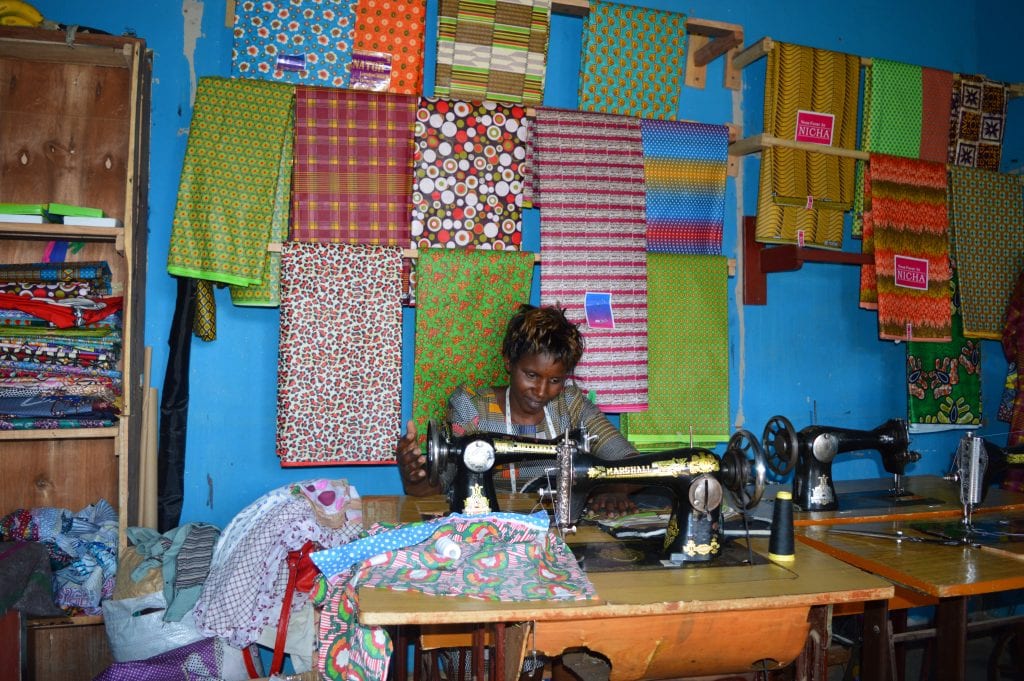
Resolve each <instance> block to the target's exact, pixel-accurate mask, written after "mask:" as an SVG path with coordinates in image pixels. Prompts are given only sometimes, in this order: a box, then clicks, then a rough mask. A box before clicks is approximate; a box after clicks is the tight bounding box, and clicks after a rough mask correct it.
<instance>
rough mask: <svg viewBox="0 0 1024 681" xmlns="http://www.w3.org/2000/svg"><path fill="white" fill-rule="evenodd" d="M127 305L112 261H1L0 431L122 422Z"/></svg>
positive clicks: (96, 425)
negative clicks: (114, 282)
mask: <svg viewBox="0 0 1024 681" xmlns="http://www.w3.org/2000/svg"><path fill="white" fill-rule="evenodd" d="M122 302H123V299H122V298H121V297H116V296H111V273H110V268H109V267H108V265H107V263H105V262H81V263H72V262H59V263H32V264H15V265H4V266H0V429H2V430H20V429H36V428H96V427H104V426H110V425H113V424H114V423H115V419H116V418H117V415H118V414H119V413H120V411H121V404H122V380H121V375H122V374H121V371H120V370H119V365H120V353H121V346H122V335H121V314H120V310H121V305H122Z"/></svg>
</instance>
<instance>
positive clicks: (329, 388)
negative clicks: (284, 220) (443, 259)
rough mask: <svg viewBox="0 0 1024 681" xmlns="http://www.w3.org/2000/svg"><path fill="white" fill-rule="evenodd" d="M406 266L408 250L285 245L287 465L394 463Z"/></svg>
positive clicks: (283, 453)
mask: <svg viewBox="0 0 1024 681" xmlns="http://www.w3.org/2000/svg"><path fill="white" fill-rule="evenodd" d="M401 271H402V249H401V248H398V247H385V246H369V245H363V244H328V243H298V242H286V243H285V244H284V245H283V247H282V252H281V324H280V329H281V330H280V349H279V354H278V394H277V453H278V456H280V457H281V465H282V466H317V465H334V464H346V463H375V464H376V463H381V464H383V463H394V460H395V459H394V446H395V441H396V438H397V437H398V434H399V432H400V428H401V423H400V422H401V396H402V386H401V382H402V307H401V292H402V291H401Z"/></svg>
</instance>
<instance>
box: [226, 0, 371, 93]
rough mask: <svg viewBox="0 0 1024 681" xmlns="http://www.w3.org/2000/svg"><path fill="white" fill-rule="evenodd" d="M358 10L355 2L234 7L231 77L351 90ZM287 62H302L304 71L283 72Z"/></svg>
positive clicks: (250, 0) (249, 0) (246, 2)
mask: <svg viewBox="0 0 1024 681" xmlns="http://www.w3.org/2000/svg"><path fill="white" fill-rule="evenodd" d="M354 7H355V2H353V0H303V2H302V3H301V6H299V3H297V2H294V0H293V1H292V2H287V1H283V0H278V1H276V2H272V1H267V0H262V1H260V2H256V1H255V0H243V1H241V2H238V3H236V4H235V26H234V30H233V32H232V36H233V39H234V44H233V46H232V49H231V75H232V76H240V77H244V78H261V79H264V80H278V81H282V82H286V83H305V84H307V85H320V86H330V87H348V82H349V78H348V67H349V62H350V61H351V59H352V32H353V29H354V28H355V12H354ZM287 57H293V58H299V60H300V61H299V63H300V64H302V65H303V67H304V68H301V69H300V70H297V71H293V70H285V69H282V68H280V63H281V62H284V61H286V58H287Z"/></svg>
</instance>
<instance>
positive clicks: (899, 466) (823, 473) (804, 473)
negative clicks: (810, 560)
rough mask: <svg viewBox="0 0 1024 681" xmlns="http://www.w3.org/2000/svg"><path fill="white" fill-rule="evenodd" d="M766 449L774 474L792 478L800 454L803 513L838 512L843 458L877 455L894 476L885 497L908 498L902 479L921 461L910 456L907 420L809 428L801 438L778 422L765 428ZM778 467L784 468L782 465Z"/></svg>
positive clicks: (797, 488) (796, 493)
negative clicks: (836, 467) (837, 471)
mask: <svg viewBox="0 0 1024 681" xmlns="http://www.w3.org/2000/svg"><path fill="white" fill-rule="evenodd" d="M762 446H763V448H764V452H765V457H766V460H767V462H768V466H769V468H770V469H771V470H772V471H774V472H776V473H778V472H779V471H785V472H786V473H788V469H787V468H786V464H789V465H791V463H790V462H791V461H792V452H794V451H796V453H797V457H796V472H795V473H794V474H793V503H795V504H796V505H797V506H798V507H799V508H800V509H802V510H804V511H834V510H836V509H838V508H839V503H838V500H837V499H836V488H835V485H834V484H833V481H832V461H833V460H834V459H835V458H836V456H837V455H838V454H841V453H843V452H856V451H861V450H876V451H877V452H878V453H879V454H881V455H882V466H883V467H884V468H885V470H886V472H888V473H892V475H893V486H892V488H891V489H890V490H888V492H887V493H886V496H888V497H890V498H899V497H903V496H905V495H906V490H905V489H904V486H903V475H904V473H905V472H906V468H907V464H908V463H912V462H914V461H918V460H919V459H920V458H921V455H920V454H919V453H918V452H912V451H910V449H909V447H910V431H909V429H908V426H907V422H906V421H905V420H903V419H890V420H888V421H886V422H885V423H883V424H882V425H880V426H878V427H877V428H875V429H874V430H850V429H847V428H836V427H833V426H808V427H806V428H804V429H803V430H801V431H799V432H797V431H796V430H795V429H794V428H793V425H792V424H791V423H790V422H789V420H788V419H786V417H784V416H775V417H772V419H771V420H769V422H768V424H767V425H766V426H765V430H764V435H763V437H762ZM778 462H784V463H783V464H782V465H780V464H779V463H778Z"/></svg>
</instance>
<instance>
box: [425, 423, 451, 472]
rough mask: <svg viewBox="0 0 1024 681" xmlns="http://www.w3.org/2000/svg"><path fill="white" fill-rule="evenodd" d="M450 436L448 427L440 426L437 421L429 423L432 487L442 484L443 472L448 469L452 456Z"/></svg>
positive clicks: (428, 462)
mask: <svg viewBox="0 0 1024 681" xmlns="http://www.w3.org/2000/svg"><path fill="white" fill-rule="evenodd" d="M450 440H451V437H450V434H449V432H448V429H447V427H442V426H439V425H438V424H437V423H436V422H435V421H433V420H431V421H428V422H427V465H426V469H427V480H428V481H429V482H430V484H431V485H432V486H437V485H438V484H439V483H440V482H441V471H443V470H444V469H445V468H447V467H448V457H449V456H450V455H451V451H452V450H451V447H450Z"/></svg>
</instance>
